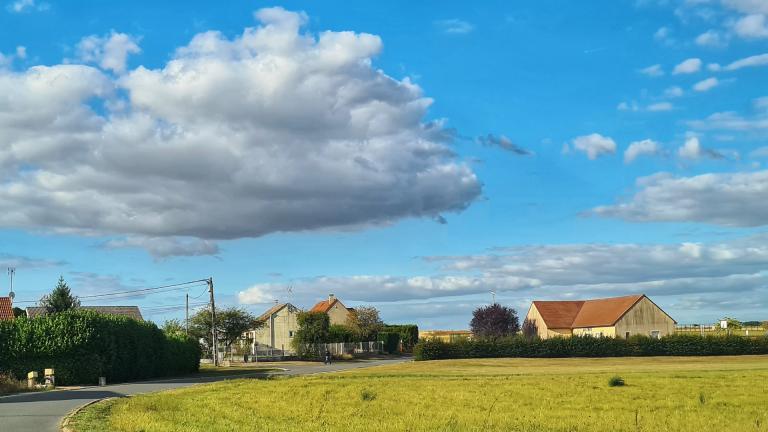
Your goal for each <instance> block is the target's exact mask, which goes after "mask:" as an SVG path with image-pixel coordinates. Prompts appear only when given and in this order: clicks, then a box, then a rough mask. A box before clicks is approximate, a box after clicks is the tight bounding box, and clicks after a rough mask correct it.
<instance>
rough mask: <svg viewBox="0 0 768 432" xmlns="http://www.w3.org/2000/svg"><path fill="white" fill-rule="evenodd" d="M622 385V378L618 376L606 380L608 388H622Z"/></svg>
mask: <svg viewBox="0 0 768 432" xmlns="http://www.w3.org/2000/svg"><path fill="white" fill-rule="evenodd" d="M624 384H625V383H624V378H622V377H620V376H618V375H617V376H613V377H611V379H609V380H608V387H624Z"/></svg>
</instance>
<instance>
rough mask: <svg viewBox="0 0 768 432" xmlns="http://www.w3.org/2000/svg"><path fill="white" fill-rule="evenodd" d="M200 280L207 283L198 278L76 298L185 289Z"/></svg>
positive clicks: (205, 280) (83, 297)
mask: <svg viewBox="0 0 768 432" xmlns="http://www.w3.org/2000/svg"><path fill="white" fill-rule="evenodd" d="M201 282H205V283H207V282H208V280H207V279H200V280H195V281H189V282H181V283H177V284H171V285H163V286H158V287H152V288H142V289H137V290H128V291H113V292H108V293H103V294H93V295H89V296H80V297H78V298H79V299H89V298H97V297H107V296H112V295H119V294H138V293H140V292H149V291H156V290H161V289H166V288H174V287H180V288H178V289H186V288H190V287H188V286H186V285H190V284H194V283H201ZM168 291H173V290H171V289H169V290H168Z"/></svg>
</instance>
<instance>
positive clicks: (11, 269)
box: [8, 267, 16, 306]
mask: <svg viewBox="0 0 768 432" xmlns="http://www.w3.org/2000/svg"><path fill="white" fill-rule="evenodd" d="M15 274H16V269H15V268H14V267H8V276H9V277H10V279H11V291H10V292H9V293H8V297H10V298H11V306H13V299H14V298H15V297H16V293H15V292H13V275H15Z"/></svg>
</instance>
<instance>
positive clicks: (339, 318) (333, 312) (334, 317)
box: [327, 301, 349, 325]
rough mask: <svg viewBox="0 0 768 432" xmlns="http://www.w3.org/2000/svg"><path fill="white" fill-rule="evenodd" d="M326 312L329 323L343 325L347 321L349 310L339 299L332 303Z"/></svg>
mask: <svg viewBox="0 0 768 432" xmlns="http://www.w3.org/2000/svg"><path fill="white" fill-rule="evenodd" d="M327 314H328V319H329V320H330V322H331V325H334V324H339V325H344V324H346V323H347V319H348V318H349V311H348V310H347V308H346V307H345V306H344V304H343V303H342V302H341V301H337V302H336V303H334V304H333V306H331V308H330V309H328V312H327Z"/></svg>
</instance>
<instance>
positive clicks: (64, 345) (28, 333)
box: [0, 310, 200, 385]
mask: <svg viewBox="0 0 768 432" xmlns="http://www.w3.org/2000/svg"><path fill="white" fill-rule="evenodd" d="M199 365H200V346H199V344H198V343H197V342H196V341H194V340H192V339H190V338H187V337H186V336H183V335H173V336H166V334H165V333H163V332H162V330H160V329H159V328H157V326H156V325H155V324H153V323H150V322H140V321H136V320H134V319H131V318H128V317H122V316H114V315H102V314H99V313H96V312H94V311H82V310H73V311H67V312H62V313H57V314H51V315H46V316H42V317H38V318H34V319H27V318H18V319H15V320H13V321H5V322H0V372H8V373H10V374H12V375H13V376H15V377H17V378H23V377H25V376H26V374H27V372H29V371H40V372H42V371H43V369H45V368H54V369H55V370H56V382H57V383H59V384H65V385H68V384H96V383H97V382H98V378H99V377H100V376H105V377H106V378H107V380H108V381H109V382H122V381H130V380H136V379H144V378H155V377H162V376H169V375H178V374H183V373H190V372H194V371H197V370H198V368H199Z"/></svg>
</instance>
